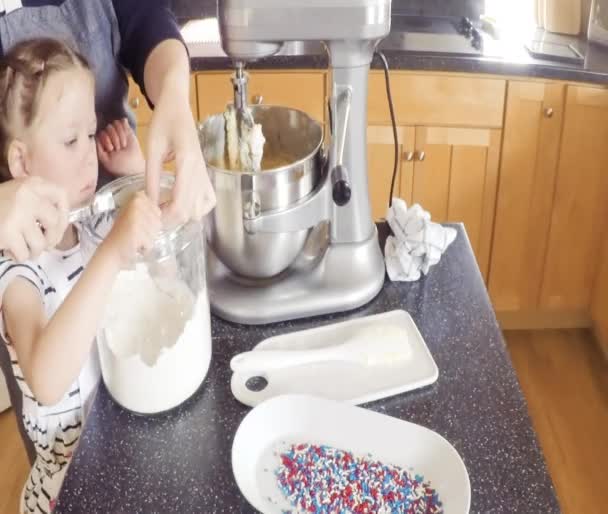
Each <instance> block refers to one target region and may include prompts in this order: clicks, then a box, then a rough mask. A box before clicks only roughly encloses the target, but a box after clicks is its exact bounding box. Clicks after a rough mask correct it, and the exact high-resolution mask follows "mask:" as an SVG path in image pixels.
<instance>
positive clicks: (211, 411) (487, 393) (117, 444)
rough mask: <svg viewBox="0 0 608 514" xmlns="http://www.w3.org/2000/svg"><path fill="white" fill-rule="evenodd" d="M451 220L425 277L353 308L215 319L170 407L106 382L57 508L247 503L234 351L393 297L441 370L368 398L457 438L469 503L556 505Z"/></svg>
mask: <svg viewBox="0 0 608 514" xmlns="http://www.w3.org/2000/svg"><path fill="white" fill-rule="evenodd" d="M380 229H381V232H384V233H385V232H386V228H385V227H384V226H381V227H380ZM458 231H459V234H458V237H457V239H456V241H455V242H454V243H453V244H452V246H451V247H450V248H449V249H448V251H447V252H446V254H445V255H444V257H443V258H442V260H441V262H440V263H439V264H438V265H437V266H435V267H434V268H432V270H431V272H430V274H429V275H428V276H427V277H425V278H423V279H421V280H420V281H418V282H415V283H390V282H387V283H386V285H385V287H384V289H383V290H382V291H381V293H380V294H379V296H378V297H377V298H376V299H375V300H373V301H372V302H371V303H370V304H369V305H367V306H365V307H364V308H361V309H359V310H357V311H355V312H351V313H348V314H344V315H335V316H324V317H320V318H316V319H307V320H301V321H296V322H287V323H280V324H275V325H268V326H263V327H246V326H239V325H234V324H231V323H227V322H224V321H222V320H219V319H217V318H215V319H213V323H212V330H213V362H212V365H211V369H210V371H209V375H208V377H207V379H206V381H205V383H204V385H203V386H202V388H201V389H200V390H199V391H198V392H197V393H196V394H195V396H194V397H193V398H191V399H190V400H189V401H188V402H186V403H185V404H184V405H182V406H181V407H179V408H178V409H177V410H176V411H174V412H172V413H169V414H166V415H163V416H160V417H140V416H136V415H133V414H130V413H128V412H126V411H125V410H123V409H121V408H120V407H118V406H117V405H116V404H115V403H114V402H113V401H112V400H111V398H110V397H109V396H108V393H107V391H106V389H105V387H103V386H102V387H101V388H100V390H99V392H98V394H97V397H96V399H95V401H94V404H93V407H92V411H91V414H90V417H89V419H88V422H87V424H86V427H85V429H84V433H83V436H82V440H81V442H80V445H79V447H78V449H77V450H76V454H75V456H74V461H73V463H72V465H71V467H70V469H69V471H68V474H67V477H66V479H65V482H64V487H63V491H62V493H61V496H60V500H59V503H58V507H57V510H56V512H57V513H76V512H78V513H87V514H94V513H110V512H111V513H113V514H120V513H129V514H134V513H152V512H157V513H158V512H162V513H169V512H181V513H198V512H200V513H206V514H212V513H218V514H219V513H236V512H238V513H250V512H253V509H252V508H251V507H249V505H248V504H247V503H246V501H245V500H244V498H243V497H242V496H241V494H240V492H239V490H238V488H237V485H236V483H235V480H234V477H233V474H232V468H231V463H230V455H231V446H232V440H233V437H234V434H235V431H236V429H237V427H238V425H239V423H240V422H241V420H242V419H243V417H244V416H245V414H246V413H247V412H248V410H249V409H248V408H247V407H245V406H243V405H241V404H240V403H239V402H237V400H235V399H234V398H233V396H232V394H231V392H230V370H229V361H230V359H231V357H232V356H234V355H235V354H237V353H239V352H241V351H244V350H249V349H251V348H252V347H253V346H254V345H255V344H257V343H258V342H260V341H261V340H262V339H265V338H266V337H269V336H272V335H276V334H279V333H283V332H288V331H293V330H296V329H303V328H308V327H313V326H317V325H322V324H327V323H329V322H334V321H337V320H343V319H348V318H353V317H359V316H363V315H367V314H375V313H379V312H384V311H389V310H393V309H405V310H407V311H408V312H409V313H410V314H411V315H412V316H413V318H414V320H415V321H416V323H417V325H418V328H419V329H420V332H421V333H422V335H423V337H424V339H425V340H426V342H427V344H428V347H429V349H430V351H431V353H432V354H433V357H434V358H435V361H436V362H437V365H438V367H439V379H438V381H437V382H436V383H435V384H433V385H432V386H430V387H428V388H425V389H423V390H419V391H417V392H412V393H406V394H402V395H399V396H395V397H392V398H388V399H386V400H381V401H377V402H373V403H371V404H369V405H368V407H369V408H370V409H373V410H376V411H379V412H383V413H386V414H389V415H391V416H395V417H397V418H401V419H405V420H408V421H412V422H415V423H419V424H421V425H423V426H425V427H428V428H431V429H433V430H435V431H437V432H438V433H439V434H441V435H442V436H444V437H445V438H446V439H447V440H448V441H450V442H451V443H452V444H453V445H454V446H455V448H456V449H457V450H458V452H459V453H460V455H461V456H462V458H463V459H464V462H465V464H466V466H467V469H468V472H469V476H470V480H471V487H472V506H471V512H473V513H490V512H492V513H503V512H505V513H506V512H513V513H540V512H542V513H543V514H550V513H556V512H559V507H558V503H557V500H556V496H555V492H554V489H553V485H552V482H551V479H550V477H549V475H548V474H547V471H546V468H545V463H544V459H543V456H542V454H541V451H540V449H539V446H538V444H537V440H536V437H535V434H534V431H533V429H532V426H531V424H530V419H529V417H528V414H527V409H526V404H525V401H524V398H523V396H522V393H521V390H520V387H519V384H518V382H517V378H516V375H515V372H514V370H513V367H512V365H511V361H510V359H509V355H508V353H507V350H506V347H505V344H504V341H503V337H502V334H501V331H500V330H499V328H498V325H497V323H496V319H495V316H494V312H493V310H492V307H491V305H490V301H489V298H488V295H487V292H486V289H485V286H484V284H483V281H482V278H481V275H480V273H479V270H478V268H477V265H476V263H475V260H474V257H473V252H472V250H471V247H470V244H469V242H468V239H467V238H466V235H465V232H464V229H463V227H462V226H458ZM395 443H396V444H403V442H402V441H396V442H395Z"/></svg>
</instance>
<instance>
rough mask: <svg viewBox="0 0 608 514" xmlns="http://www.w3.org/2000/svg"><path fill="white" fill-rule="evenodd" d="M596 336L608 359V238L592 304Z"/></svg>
mask: <svg viewBox="0 0 608 514" xmlns="http://www.w3.org/2000/svg"><path fill="white" fill-rule="evenodd" d="M591 316H592V318H593V324H594V330H595V335H596V339H597V341H598V343H599V344H600V347H601V348H602V350H603V352H604V355H605V356H606V358H607V359H608V238H607V237H604V248H603V249H602V253H601V255H600V269H599V272H598V274H597V278H596V280H595V285H594V288H593V300H592V303H591Z"/></svg>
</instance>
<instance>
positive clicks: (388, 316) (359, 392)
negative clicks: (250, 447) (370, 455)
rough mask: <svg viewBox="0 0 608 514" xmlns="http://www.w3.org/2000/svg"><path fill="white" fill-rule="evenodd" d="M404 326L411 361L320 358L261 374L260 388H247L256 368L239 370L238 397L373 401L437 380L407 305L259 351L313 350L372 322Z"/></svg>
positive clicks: (270, 342) (251, 400) (235, 378)
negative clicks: (368, 363)
mask: <svg viewBox="0 0 608 514" xmlns="http://www.w3.org/2000/svg"><path fill="white" fill-rule="evenodd" d="M386 324H395V325H399V326H400V327H402V328H403V329H404V332H405V333H406V334H407V337H406V338H405V340H404V348H403V351H404V352H406V353H408V352H409V353H410V356H409V358H408V359H407V360H403V361H399V362H397V363H395V362H386V363H382V364H376V365H374V366H362V365H359V364H357V363H353V362H346V361H344V362H342V361H332V362H319V363H309V364H304V365H299V366H289V367H284V368H279V369H271V370H268V371H265V372H259V373H256V374H255V376H260V377H262V378H263V379H265V380H266V381H267V382H268V384H267V385H266V387H265V388H264V389H262V390H260V391H254V390H251V389H250V388H248V387H247V382H248V380H249V379H250V378H252V374H251V373H241V372H235V373H233V375H232V380H231V383H230V386H231V388H232V394H233V395H234V396H235V398H236V399H237V400H239V401H240V402H241V403H244V404H245V405H249V406H251V407H253V406H255V405H258V404H259V403H261V402H263V401H264V400H267V399H269V398H272V397H274V396H279V395H282V394H312V395H315V396H321V397H323V398H328V399H332V400H339V401H344V402H347V403H352V404H361V403H367V402H371V401H374V400H378V399H380V398H386V397H388V396H393V395H396V394H401V393H404V392H406V391H411V390H413V389H417V388H420V387H424V386H427V385H430V384H432V383H434V382H435V381H436V380H437V377H438V376H439V370H438V369H437V365H436V364H435V361H434V360H433V357H432V355H431V353H430V352H429V349H428V347H427V346H426V343H425V342H424V339H423V338H422V336H421V335H420V332H419V331H418V328H417V327H416V324H415V323H414V320H413V319H412V317H411V316H410V315H409V314H408V313H407V312H405V311H403V310H395V311H390V312H384V313H382V314H375V315H372V316H366V317H362V318H358V319H354V320H349V321H344V322H340V323H335V324H331V325H325V326H322V327H317V328H313V329H309V330H302V331H299V332H292V333H290V334H283V335H280V336H275V337H271V338H268V339H266V340H264V341H262V342H261V343H260V344H258V345H257V346H256V347H255V348H254V350H255V351H260V352H262V351H265V350H312V349H319V348H326V347H328V346H331V345H337V344H340V343H341V342H343V341H345V340H348V339H349V338H350V337H352V335H353V334H354V333H356V332H357V331H360V330H361V329H362V328H364V327H369V326H370V325H378V326H383V325H386Z"/></svg>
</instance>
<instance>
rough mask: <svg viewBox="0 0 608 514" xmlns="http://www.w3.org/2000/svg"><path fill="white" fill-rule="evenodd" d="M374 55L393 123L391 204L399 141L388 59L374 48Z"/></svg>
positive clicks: (389, 199)
mask: <svg viewBox="0 0 608 514" xmlns="http://www.w3.org/2000/svg"><path fill="white" fill-rule="evenodd" d="M375 53H376V55H377V56H378V57H379V58H380V60H381V61H382V67H383V68H384V80H385V82H386V97H387V99H388V108H389V111H390V113H391V123H392V124H393V142H394V144H395V162H394V163H393V177H392V179H391V192H390V193H389V198H388V206H389V207H391V206H392V205H393V192H394V191H395V179H396V178H397V165H398V164H399V141H398V137H397V121H396V120H395V109H394V108H393V96H392V95H391V80H390V77H389V70H388V61H387V60H386V57H385V56H384V54H383V53H382V52H381V51H379V50H376V52H375Z"/></svg>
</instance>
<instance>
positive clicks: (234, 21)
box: [200, 0, 391, 324]
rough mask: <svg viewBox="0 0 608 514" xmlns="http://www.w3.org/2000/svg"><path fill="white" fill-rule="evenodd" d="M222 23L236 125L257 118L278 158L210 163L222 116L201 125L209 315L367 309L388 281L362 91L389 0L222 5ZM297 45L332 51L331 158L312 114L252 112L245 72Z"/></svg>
mask: <svg viewBox="0 0 608 514" xmlns="http://www.w3.org/2000/svg"><path fill="white" fill-rule="evenodd" d="M218 19H219V22H220V34H221V40H222V47H223V50H224V51H225V53H226V54H227V55H228V56H229V57H231V58H232V60H233V62H234V64H235V75H234V77H233V79H232V80H233V88H234V104H233V108H234V110H235V111H236V113H237V115H238V116H239V117H240V118H241V119H243V118H244V114H245V113H248V112H250V113H251V114H250V116H252V118H253V119H252V120H251V121H252V123H255V124H256V125H258V124H259V125H261V126H262V132H263V133H264V135H265V137H266V140H267V143H266V144H267V145H268V148H269V151H270V152H273V154H274V155H273V156H272V157H276V158H277V159H278V160H279V161H280V160H281V159H282V160H283V162H275V163H274V164H273V165H268V166H267V167H264V166H263V167H262V171H253V172H252V171H243V170H241V169H235V170H233V169H229V167H228V166H225V165H221V163H218V162H217V159H215V157H216V156H217V147H216V145H218V144H220V145H221V144H222V137H223V133H224V120H223V118H222V117H221V115H220V116H216V117H215V118H213V119H211V120H208V122H205V123H204V124H203V125H202V126H201V132H200V135H201V145H202V148H203V153H204V155H205V160H206V162H207V168H208V170H209V175H210V178H211V180H212V182H213V185H214V188H215V191H216V196H217V207H216V208H215V209H214V211H213V212H212V213H211V214H210V216H209V220H208V223H209V224H208V226H207V233H208V241H209V253H208V281H209V292H210V301H211V307H212V310H213V312H214V313H215V314H217V315H218V316H220V317H222V318H224V319H227V320H229V321H233V322H237V323H248V324H264V323H271V322H277V321H283V320H287V319H294V318H303V317H308V316H314V315H321V314H327V313H332V312H341V311H345V310H349V309H354V308H357V307H360V306H362V305H364V304H366V303H368V302H369V301H370V300H372V299H373V298H374V297H375V296H376V295H377V294H378V293H379V292H380V290H381V289H382V286H383V285H384V278H385V267H384V259H383V257H382V252H381V250H380V246H379V243H378V234H377V231H376V227H375V224H374V220H373V218H372V212H371V206H370V200H369V192H368V183H367V172H368V170H367V143H366V130H367V129H366V127H367V121H366V120H367V84H368V74H369V68H370V63H371V60H372V56H373V54H374V51H375V49H376V47H377V45H378V43H379V41H380V40H381V39H383V38H384V37H385V36H386V35H387V34H388V33H389V31H390V24H391V1H390V0H341V1H328V2H313V3H311V2H309V1H307V0H219V2H218ZM290 41H321V42H323V43H324V44H325V46H326V48H327V52H328V55H329V63H330V68H331V70H330V71H331V73H330V74H329V76H330V77H331V78H332V84H331V86H330V88H329V92H328V94H329V97H330V98H329V104H330V123H329V124H328V125H329V128H330V138H329V146H328V149H326V150H325V149H321V142H322V141H323V140H324V137H323V130H322V127H321V126H320V124H319V123H317V122H316V121H314V120H312V119H311V118H310V117H309V116H308V115H307V114H306V113H303V112H300V111H296V110H294V109H288V108H285V107H280V106H255V107H254V108H253V109H249V107H248V105H247V103H248V98H247V74H246V73H245V72H244V69H243V68H244V66H245V64H246V63H249V62H252V61H256V60H259V59H261V58H264V57H268V56H271V55H274V54H277V53H279V52H280V51H281V49H282V47H283V45H284V43H286V42H290ZM220 151H221V150H220ZM264 151H265V152H266V147H265V149H264ZM285 161H286V162H285ZM263 164H264V162H263V161H262V165H263Z"/></svg>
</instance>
